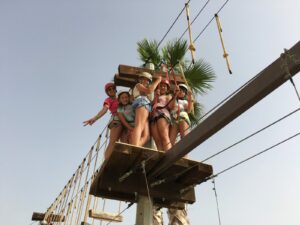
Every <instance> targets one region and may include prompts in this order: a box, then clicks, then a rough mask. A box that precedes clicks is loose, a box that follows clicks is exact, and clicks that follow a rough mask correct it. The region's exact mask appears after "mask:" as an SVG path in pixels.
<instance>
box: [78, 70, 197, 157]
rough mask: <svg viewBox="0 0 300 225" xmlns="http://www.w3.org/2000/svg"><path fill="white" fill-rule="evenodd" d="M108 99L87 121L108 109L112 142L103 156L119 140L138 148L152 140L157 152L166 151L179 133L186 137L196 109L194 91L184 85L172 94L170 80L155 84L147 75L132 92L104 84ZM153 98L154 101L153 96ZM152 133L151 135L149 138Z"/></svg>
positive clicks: (91, 121) (96, 118)
mask: <svg viewBox="0 0 300 225" xmlns="http://www.w3.org/2000/svg"><path fill="white" fill-rule="evenodd" d="M105 92H106V94H107V95H108V97H107V98H106V99H105V101H104V104H103V107H102V109H101V110H100V111H99V112H98V113H97V115H96V116H94V117H92V118H91V119H89V120H86V121H84V122H83V123H84V126H86V125H93V124H94V123H95V122H96V121H97V120H98V119H100V118H101V117H102V116H103V115H104V114H105V113H106V112H107V111H108V110H109V111H110V112H111V115H112V116H111V119H110V121H109V124H108V128H109V129H110V140H109V144H108V146H107V149H106V151H105V154H104V157H105V159H107V158H108V157H109V156H110V154H111V153H112V150H113V146H114V143H115V142H116V141H118V140H120V141H121V142H125V143H129V144H132V145H136V146H144V145H145V143H146V142H147V141H148V140H149V139H150V136H152V137H153V139H154V142H155V145H156V148H157V149H158V150H163V151H167V150H169V149H170V148H171V147H172V146H173V145H174V144H175V142H176V137H177V135H178V133H180V136H181V137H183V136H185V135H186V134H187V133H188V130H189V127H190V125H191V124H190V119H189V116H188V114H189V113H190V112H191V111H192V108H193V98H192V94H191V92H190V91H189V90H188V87H187V86H186V85H185V84H179V85H178V86H177V85H176V86H175V88H174V90H173V93H171V86H170V82H169V81H168V80H163V79H162V78H161V77H158V78H157V79H156V80H154V81H153V82H152V75H151V74H150V73H148V72H142V73H140V74H139V78H138V82H137V84H136V85H135V86H134V88H133V90H132V94H130V93H129V91H119V93H118V94H117V89H116V86H115V84H114V83H112V82H111V83H108V84H106V85H105ZM153 95H154V98H153V97H151V96H153ZM150 134H151V135H150Z"/></svg>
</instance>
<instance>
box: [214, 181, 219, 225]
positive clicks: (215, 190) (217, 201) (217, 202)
mask: <svg viewBox="0 0 300 225" xmlns="http://www.w3.org/2000/svg"><path fill="white" fill-rule="evenodd" d="M212 183H213V186H214V187H213V191H214V193H215V198H216V204H217V211H218V219H219V225H221V216H220V209H219V200H218V195H217V189H216V182H215V179H213V180H212Z"/></svg>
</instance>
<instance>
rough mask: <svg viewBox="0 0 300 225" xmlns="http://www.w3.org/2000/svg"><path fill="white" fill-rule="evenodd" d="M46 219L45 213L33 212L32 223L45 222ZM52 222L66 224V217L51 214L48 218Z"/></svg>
mask: <svg viewBox="0 0 300 225" xmlns="http://www.w3.org/2000/svg"><path fill="white" fill-rule="evenodd" d="M44 218H45V213H38V212H33V214H32V217H31V220H32V221H43V220H44ZM48 219H49V221H50V222H60V221H61V222H64V221H65V216H62V215H57V214H51V215H49V217H48Z"/></svg>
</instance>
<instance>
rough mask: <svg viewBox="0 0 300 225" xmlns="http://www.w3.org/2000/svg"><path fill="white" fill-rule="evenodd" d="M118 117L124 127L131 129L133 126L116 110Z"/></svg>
mask: <svg viewBox="0 0 300 225" xmlns="http://www.w3.org/2000/svg"><path fill="white" fill-rule="evenodd" d="M118 117H119V119H120V121H121V123H122V124H123V126H124V127H126V128H127V129H128V130H130V131H132V130H133V127H131V126H130V125H129V123H127V121H126V119H125V117H124V116H123V114H122V113H120V112H118Z"/></svg>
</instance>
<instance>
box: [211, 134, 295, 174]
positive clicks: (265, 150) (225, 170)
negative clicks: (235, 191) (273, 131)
mask: <svg viewBox="0 0 300 225" xmlns="http://www.w3.org/2000/svg"><path fill="white" fill-rule="evenodd" d="M298 135H300V132H298V133H296V134H294V135H292V136H290V137H288V138H286V139H284V140H282V141H280V142H278V143H276V144H275V145H272V146H271V147H269V148H266V149H264V150H262V151H260V152H258V153H256V154H254V155H252V156H250V157H248V158H246V159H244V160H242V161H240V162H238V163H236V164H234V165H232V166H230V167H228V168H226V169H224V170H222V171H220V172H218V173H217V174H215V175H212V176H211V177H210V178H209V179H213V178H215V177H217V176H219V175H220V174H222V173H225V172H227V171H229V170H231V169H233V168H235V167H237V166H239V165H241V164H243V163H245V162H247V161H249V160H250V159H253V158H255V157H257V156H259V155H261V154H263V153H265V152H267V151H270V150H272V149H273V148H275V147H277V146H279V145H281V144H283V143H285V142H287V141H290V140H291V139H293V138H295V137H297V136H298Z"/></svg>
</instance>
